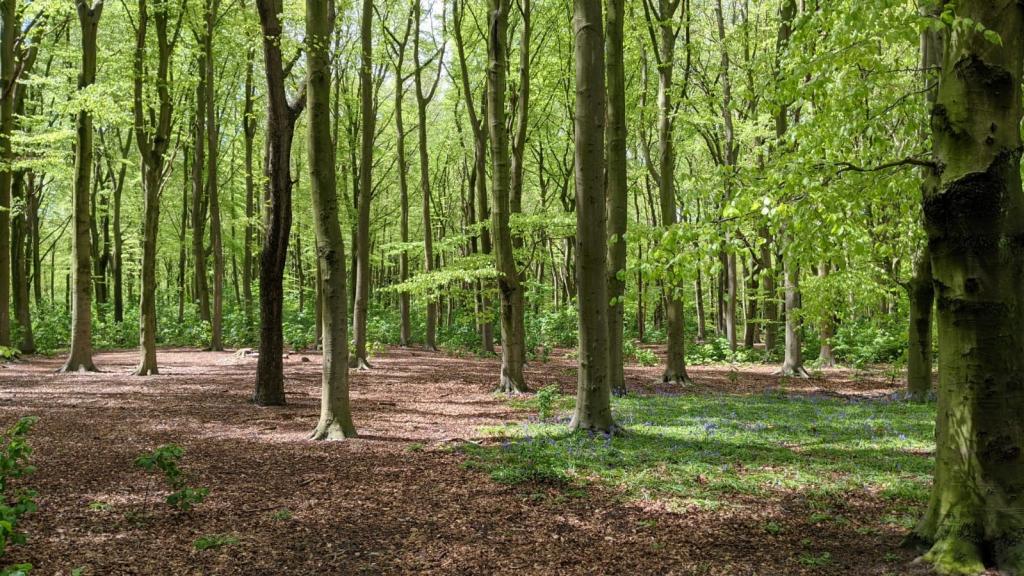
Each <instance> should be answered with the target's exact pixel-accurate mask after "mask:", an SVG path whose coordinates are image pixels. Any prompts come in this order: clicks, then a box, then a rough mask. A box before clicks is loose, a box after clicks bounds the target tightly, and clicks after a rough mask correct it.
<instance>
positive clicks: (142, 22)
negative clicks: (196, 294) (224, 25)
mask: <svg viewBox="0 0 1024 576" xmlns="http://www.w3.org/2000/svg"><path fill="white" fill-rule="evenodd" d="M147 4H148V1H147V0H140V1H139V3H138V5H139V8H138V10H139V12H138V15H137V17H136V21H135V62H134V94H133V110H134V117H135V140H136V143H137V146H138V149H139V155H140V156H141V157H142V189H143V202H142V213H143V216H142V286H141V290H140V293H141V299H140V303H139V345H140V348H141V359H140V361H139V367H138V368H137V369H136V371H135V373H136V375H138V376H146V375H152V374H156V373H157V363H156V267H157V261H156V257H157V254H156V252H157V239H158V238H157V234H158V232H159V225H160V187H161V184H162V180H163V176H164V174H163V172H164V163H165V161H166V154H167V149H168V146H169V145H170V142H171V138H170V135H171V130H172V123H171V119H172V114H173V112H174V104H173V101H172V98H171V90H170V84H169V77H170V61H171V54H172V53H173V51H174V44H175V43H176V40H177V35H176V34H168V24H169V22H168V21H169V20H170V11H171V10H170V7H169V6H167V5H166V4H164V3H161V5H160V9H158V10H155V11H154V12H153V20H154V24H155V25H156V35H157V46H158V51H157V73H156V91H157V107H158V109H159V110H158V111H157V110H154V109H153V108H151V107H149V106H148V105H147V103H146V98H145V94H144V92H143V86H144V81H145V76H144V74H145V60H146V34H147V30H148V27H149V18H150V14H149V11H148V8H147ZM181 17H182V15H181V14H179V15H178V18H181Z"/></svg>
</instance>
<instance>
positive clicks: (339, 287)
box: [306, 0, 356, 440]
mask: <svg viewBox="0 0 1024 576" xmlns="http://www.w3.org/2000/svg"><path fill="white" fill-rule="evenodd" d="M333 27H334V2H333V0H306V45H307V50H308V53H307V59H308V64H307V68H306V85H307V92H306V93H307V107H308V108H309V122H308V131H309V135H308V138H309V146H308V153H309V176H310V188H311V191H312V198H313V224H314V227H315V228H314V229H315V232H316V253H317V260H318V262H319V267H318V270H319V271H320V273H319V274H318V278H319V279H320V292H321V294H322V295H323V301H322V305H323V324H322V326H323V345H324V350H323V358H324V365H323V375H322V377H321V382H322V386H321V393H320V421H319V423H318V424H317V427H316V429H315V430H314V431H313V435H312V437H313V439H315V440H340V439H343V438H351V437H354V436H355V435H356V428H355V425H354V424H353V423H352V412H351V409H350V408H349V394H348V389H349V382H348V380H349V379H348V318H347V316H348V302H346V300H348V289H347V288H346V286H345V283H346V278H345V244H344V242H343V241H342V238H341V224H340V222H339V221H338V193H337V182H336V175H335V167H334V161H335V151H334V141H333V140H332V138H331V62H330V55H329V54H328V49H327V47H328V45H329V43H330V36H331V29H332V28H333Z"/></svg>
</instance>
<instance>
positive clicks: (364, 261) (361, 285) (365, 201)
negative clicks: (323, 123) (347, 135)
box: [349, 0, 377, 370]
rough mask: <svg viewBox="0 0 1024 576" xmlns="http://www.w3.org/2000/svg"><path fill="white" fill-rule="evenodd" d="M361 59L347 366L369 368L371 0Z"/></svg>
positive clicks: (366, 4)
mask: <svg viewBox="0 0 1024 576" xmlns="http://www.w3.org/2000/svg"><path fill="white" fill-rule="evenodd" d="M359 29H360V40H361V44H360V45H361V52H360V54H361V58H360V63H359V118H360V122H361V125H360V129H361V131H362V135H361V136H362V140H361V142H360V146H359V150H360V153H359V195H358V199H357V201H356V212H357V217H356V290H355V306H354V309H353V318H352V331H353V332H354V334H353V338H354V340H355V350H353V352H352V357H351V360H350V364H349V365H350V366H351V367H353V368H358V369H360V370H364V369H367V368H370V367H371V366H370V363H369V361H368V359H367V354H366V319H367V314H368V313H369V307H370V275H371V271H370V199H371V197H372V193H373V189H372V188H373V140H374V138H375V136H376V126H377V115H376V111H375V110H374V105H373V77H372V75H373V2H372V0H363V9H362V15H361V17H360V24H359Z"/></svg>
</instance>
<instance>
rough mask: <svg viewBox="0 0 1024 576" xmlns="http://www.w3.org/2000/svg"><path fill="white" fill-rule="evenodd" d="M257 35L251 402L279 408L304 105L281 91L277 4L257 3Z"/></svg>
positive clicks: (279, 8)
mask: <svg viewBox="0 0 1024 576" xmlns="http://www.w3.org/2000/svg"><path fill="white" fill-rule="evenodd" d="M256 8H257V11H258V12H259V16H260V26H261V28H262V31H263V59H264V68H265V70H266V81H267V95H266V98H267V128H266V134H267V144H266V148H265V157H264V166H263V171H264V176H265V178H266V184H265V185H264V198H265V204H266V209H265V212H264V226H263V228H264V235H263V248H262V251H261V253H260V270H259V277H260V356H259V360H258V362H257V364H256V388H255V390H254V392H253V402H254V403H256V404H257V405H259V406H279V405H283V404H284V403H285V394H284V365H283V362H282V358H281V356H282V354H283V353H284V335H283V334H282V326H281V323H282V315H283V305H284V268H285V265H286V264H287V261H288V237H289V234H290V233H291V227H292V184H293V182H292V174H291V152H292V142H293V139H294V137H295V122H296V121H297V120H298V118H299V115H300V114H302V110H303V109H304V108H305V106H306V97H305V95H300V96H299V97H297V98H296V99H295V100H294V101H292V102H289V100H288V95H287V93H286V91H285V75H286V74H285V65H284V60H283V58H282V55H281V43H280V38H281V34H282V32H283V27H282V23H281V13H282V11H283V6H282V0H257V2H256Z"/></svg>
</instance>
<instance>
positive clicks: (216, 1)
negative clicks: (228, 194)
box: [197, 0, 224, 350]
mask: <svg viewBox="0 0 1024 576" xmlns="http://www.w3.org/2000/svg"><path fill="white" fill-rule="evenodd" d="M219 11H220V0H206V10H205V15H204V16H205V23H206V30H205V34H204V37H203V50H204V54H205V60H206V80H205V81H204V82H203V89H204V90H205V92H206V94H205V96H204V100H205V101H206V110H205V112H206V139H207V141H206V151H207V154H206V198H207V201H208V202H209V204H210V248H211V251H212V252H213V309H212V310H211V318H210V349H211V350H223V349H224V342H223V331H224V329H223V324H224V245H223V240H222V230H221V223H220V195H219V188H218V183H217V164H218V161H219V158H220V129H219V128H218V126H217V99H216V91H215V86H214V63H215V62H216V60H215V59H214V52H213V33H214V27H215V26H216V21H217V18H218V12H219ZM199 113H200V112H198V111H197V114H199Z"/></svg>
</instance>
